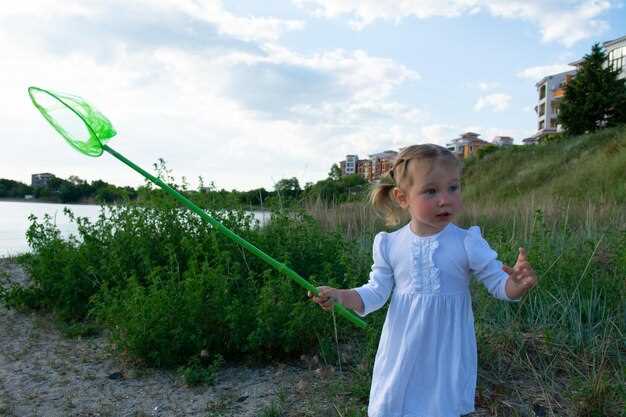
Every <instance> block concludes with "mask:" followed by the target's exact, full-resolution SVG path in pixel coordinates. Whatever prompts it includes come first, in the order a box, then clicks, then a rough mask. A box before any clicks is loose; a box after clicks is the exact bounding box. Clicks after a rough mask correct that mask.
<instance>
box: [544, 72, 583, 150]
mask: <svg viewBox="0 0 626 417" xmlns="http://www.w3.org/2000/svg"><path fill="white" fill-rule="evenodd" d="M575 74H576V70H575V69H572V70H570V71H565V72H562V73H560V74H554V75H548V76H547V77H544V78H543V79H542V80H541V81H539V82H538V83H537V84H535V85H536V87H537V93H538V97H539V102H538V103H537V105H536V106H535V112H536V113H537V133H536V134H535V137H536V138H539V137H541V136H543V135H546V134H548V133H556V132H560V131H561V125H560V124H559V123H558V115H559V107H560V105H561V100H562V99H563V97H564V96H565V84H567V83H568V82H569V80H571V79H572V78H573V77H574V75H575Z"/></svg>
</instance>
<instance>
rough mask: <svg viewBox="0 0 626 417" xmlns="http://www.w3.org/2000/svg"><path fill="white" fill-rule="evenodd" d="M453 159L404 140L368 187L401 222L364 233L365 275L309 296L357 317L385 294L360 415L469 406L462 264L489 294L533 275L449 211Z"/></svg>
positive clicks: (443, 411)
mask: <svg viewBox="0 0 626 417" xmlns="http://www.w3.org/2000/svg"><path fill="white" fill-rule="evenodd" d="M461 171H462V162H461V161H459V160H458V159H457V158H456V157H455V156H454V155H453V154H452V153H451V152H450V151H449V150H447V149H446V148H443V147H441V146H437V145H432V144H426V145H414V146H410V147H408V148H405V149H404V150H403V151H402V152H400V154H399V155H398V157H397V158H396V160H395V162H394V164H393V167H392V169H391V170H390V172H389V173H388V175H387V176H385V178H384V180H386V181H381V182H380V183H379V184H378V185H376V186H375V188H374V189H373V191H372V194H371V201H372V203H373V205H374V206H375V208H376V209H378V210H379V211H382V212H383V213H385V217H386V220H387V223H388V224H389V225H394V224H398V223H399V219H400V217H401V216H402V215H403V214H405V213H406V212H407V211H408V214H409V215H410V218H411V220H410V222H409V223H407V224H406V225H405V226H404V227H401V228H400V229H398V230H396V231H395V232H392V233H385V232H380V233H378V234H377V235H376V237H375V238H374V245H373V257H374V264H373V266H372V271H371V273H370V276H369V281H368V282H367V283H366V284H365V285H362V286H360V287H358V288H353V289H336V288H332V287H326V286H322V287H319V288H318V290H319V293H320V294H319V296H313V295H312V294H311V293H310V292H309V297H312V299H313V301H315V302H316V303H318V304H320V305H321V306H322V308H324V309H325V310H328V309H330V308H332V305H333V303H334V302H339V303H341V304H343V305H344V306H345V307H347V308H350V309H352V310H354V311H355V312H356V313H357V314H358V315H360V316H361V317H364V316H366V315H367V314H369V313H371V312H372V311H375V310H378V309H379V308H381V307H382V306H383V305H384V304H385V303H386V301H387V299H388V298H389V295H390V294H391V303H390V304H389V309H388V311H387V317H386V319H385V323H384V325H383V329H382V333H381V336H380V342H379V345H378V351H377V353H376V359H375V362H374V370H373V374H372V386H371V390H370V399H369V407H368V416H369V417H459V416H460V415H462V414H467V413H471V412H472V411H474V393H475V389H476V373H477V363H476V362H477V354H476V337H475V334H474V316H473V313H472V304H471V298H470V291H469V283H470V273H472V274H474V275H475V276H476V277H477V278H478V280H480V281H481V282H482V283H483V284H484V285H485V287H486V288H487V290H488V291H489V292H490V293H491V294H492V295H493V296H494V297H497V298H499V299H502V300H506V301H519V298H520V297H522V296H523V295H524V294H526V292H527V291H528V290H529V289H530V288H532V287H533V286H534V285H535V284H536V282H537V277H536V275H535V272H534V271H533V269H532V267H531V266H530V264H529V263H528V261H527V259H526V252H525V250H524V249H523V248H520V249H519V256H518V258H517V263H516V264H515V266H514V268H510V267H508V266H503V265H502V263H501V262H500V261H499V260H498V259H497V254H496V252H495V251H493V250H492V249H491V248H490V246H489V244H488V243H487V242H486V241H485V240H484V239H483V238H482V236H481V233H480V229H479V228H478V227H477V226H472V227H470V228H469V229H467V230H465V229H462V228H460V227H458V226H456V225H454V224H453V223H451V222H452V220H453V219H454V218H455V216H456V215H458V214H459V212H460V211H461V210H462V207H463V206H462V203H461V195H460V174H461Z"/></svg>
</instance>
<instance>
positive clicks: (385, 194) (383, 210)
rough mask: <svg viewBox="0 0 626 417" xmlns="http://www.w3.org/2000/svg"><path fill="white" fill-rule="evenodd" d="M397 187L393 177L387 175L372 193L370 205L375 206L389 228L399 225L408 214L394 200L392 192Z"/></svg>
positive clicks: (374, 187)
mask: <svg viewBox="0 0 626 417" xmlns="http://www.w3.org/2000/svg"><path fill="white" fill-rule="evenodd" d="M395 186H396V184H395V181H394V180H393V177H392V175H389V174H386V175H383V176H382V177H381V179H380V180H379V181H378V182H376V183H375V184H374V186H373V187H372V190H371V191H370V196H369V200H370V203H371V204H372V206H374V210H375V211H376V212H377V213H378V214H380V215H381V216H382V217H383V219H384V220H385V224H386V225H387V226H395V225H397V224H398V223H400V221H401V220H402V218H403V217H404V216H405V214H406V213H405V212H404V210H402V208H401V207H400V206H399V205H398V203H397V202H396V200H395V199H394V198H393V194H392V191H393V189H394V188H395Z"/></svg>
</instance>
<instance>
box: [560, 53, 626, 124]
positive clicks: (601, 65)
mask: <svg viewBox="0 0 626 417" xmlns="http://www.w3.org/2000/svg"><path fill="white" fill-rule="evenodd" d="M606 61H607V56H606V53H605V52H604V50H603V49H602V47H600V45H598V44H597V43H596V44H595V45H593V47H592V48H591V53H590V54H588V55H585V58H584V60H583V63H582V64H581V66H580V69H579V70H578V72H577V74H576V76H575V77H574V78H573V79H572V80H571V81H570V82H569V83H568V84H567V85H566V87H565V97H564V98H563V101H562V103H561V108H560V112H559V122H560V123H561V124H562V125H563V127H564V129H565V131H566V132H567V133H568V134H570V135H579V134H583V133H585V132H593V131H595V130H597V129H602V128H604V127H611V126H615V125H619V124H623V123H626V84H625V83H624V80H620V79H618V78H617V76H618V74H619V70H616V69H613V68H612V67H611V66H610V65H607V62H606Z"/></svg>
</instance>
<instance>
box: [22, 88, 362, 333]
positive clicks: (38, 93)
mask: <svg viewBox="0 0 626 417" xmlns="http://www.w3.org/2000/svg"><path fill="white" fill-rule="evenodd" d="M28 94H29V95H30V98H31V100H32V102H33V105H34V106H35V107H36V108H37V110H39V112H40V113H41V114H42V115H43V117H44V118H45V119H46V120H47V121H48V122H49V123H50V125H51V126H52V127H53V128H54V129H55V130H56V131H57V132H59V133H60V134H61V136H63V137H64V138H65V140H66V141H67V142H68V143H69V144H70V145H72V147H73V148H74V149H76V150H78V151H79V152H81V153H82V154H85V155H88V156H93V157H98V156H100V155H102V153H103V152H104V151H106V152H108V153H110V154H111V155H113V156H114V157H115V158H117V159H119V160H120V161H122V162H123V163H124V164H126V165H127V166H129V167H130V168H132V169H134V170H135V171H137V172H138V173H140V174H141V175H143V176H144V177H145V178H147V179H148V180H150V181H152V182H153V183H155V184H156V185H158V186H159V187H161V188H162V189H163V190H164V191H166V192H167V193H168V194H170V195H171V196H172V197H174V198H175V199H176V200H178V201H179V202H180V203H181V204H183V205H184V206H186V207H187V208H189V209H190V210H191V211H193V212H194V213H196V214H197V215H199V216H200V217H201V218H202V219H203V220H204V221H206V222H207V223H209V224H211V225H212V226H213V227H214V228H216V229H217V230H219V231H220V232H222V233H223V234H225V235H226V236H227V237H228V238H230V239H231V240H233V241H235V242H236V243H238V244H239V245H241V246H243V247H244V248H246V249H248V250H249V251H250V252H252V253H253V254H254V255H256V256H258V257H259V258H261V259H262V260H263V261H265V262H267V263H268V264H269V265H270V266H272V267H273V268H274V269H276V270H277V271H279V272H282V273H284V274H285V275H287V277H289V278H291V279H292V280H293V281H295V282H296V283H297V284H299V285H300V286H302V287H303V288H305V289H307V290H309V291H310V292H312V293H313V294H315V295H319V291H318V290H317V287H315V286H313V285H312V284H311V283H310V282H308V281H307V280H305V279H304V278H302V277H301V276H300V275H299V274H298V273H297V272H295V271H294V270H292V269H291V268H289V267H288V266H287V265H285V264H284V263H282V262H279V261H277V260H276V259H274V258H272V257H271V256H269V255H268V254H266V253H265V252H263V251H262V250H260V249H259V248H257V247H256V246H254V245H253V244H252V243H250V242H248V241H247V240H245V239H243V238H242V237H240V236H239V235H237V234H236V233H234V232H233V231H232V230H230V229H228V228H227V227H226V226H224V225H223V224H221V223H220V222H219V221H217V220H216V219H214V218H213V217H211V216H210V215H209V214H208V213H207V212H206V211H204V210H202V209H201V208H200V207H198V206H197V205H195V204H194V203H193V202H192V201H191V200H189V199H188V198H187V197H185V196H184V195H182V194H181V193H179V192H178V191H177V190H176V189H174V188H173V187H172V186H170V185H169V184H166V183H165V182H163V181H162V180H161V179H160V178H158V177H155V176H154V175H152V174H150V173H148V172H147V171H145V170H144V169H142V168H141V167H139V166H137V165H135V164H134V163H133V162H132V161H130V160H128V159H127V158H126V157H124V156H123V155H122V154H120V153H119V152H117V151H115V150H113V149H112V148H111V147H110V146H109V145H107V142H108V141H109V140H110V139H111V138H113V136H115V135H116V134H117V132H116V131H115V129H114V128H113V125H112V124H111V122H110V121H109V119H107V118H106V117H105V116H104V115H103V114H102V113H100V112H99V111H98V110H96V109H95V108H94V107H93V106H92V105H90V104H89V103H87V102H86V101H85V100H83V99H82V98H80V97H77V96H74V95H71V94H61V93H53V92H51V91H49V90H44V89H43V88H39V87H29V88H28ZM334 311H336V312H337V313H339V314H340V315H342V316H343V317H345V318H346V319H348V320H350V321H351V322H352V323H353V324H355V325H356V326H358V327H361V328H365V327H366V326H367V323H365V322H364V321H363V320H361V319H360V318H359V317H357V316H356V315H355V314H354V313H353V312H351V311H349V310H348V309H346V308H345V307H344V306H343V305H342V304H335V305H334Z"/></svg>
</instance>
